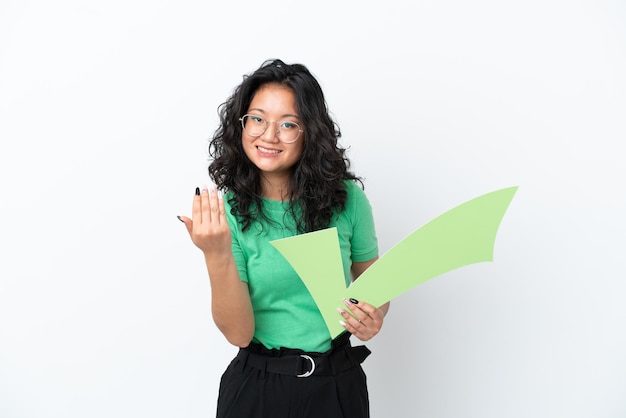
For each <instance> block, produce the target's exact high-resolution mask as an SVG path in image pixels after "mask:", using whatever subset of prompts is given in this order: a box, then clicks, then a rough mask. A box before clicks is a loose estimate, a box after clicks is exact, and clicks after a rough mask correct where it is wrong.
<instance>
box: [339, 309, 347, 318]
mask: <svg viewBox="0 0 626 418" xmlns="http://www.w3.org/2000/svg"><path fill="white" fill-rule="evenodd" d="M337 312H339V315H341V316H346V311H344V310H343V309H339V308H337Z"/></svg>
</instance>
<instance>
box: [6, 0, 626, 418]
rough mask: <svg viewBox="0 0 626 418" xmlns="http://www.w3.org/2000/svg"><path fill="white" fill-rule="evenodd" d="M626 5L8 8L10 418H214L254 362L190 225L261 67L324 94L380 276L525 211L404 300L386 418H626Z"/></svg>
mask: <svg viewBox="0 0 626 418" xmlns="http://www.w3.org/2000/svg"><path fill="white" fill-rule="evenodd" d="M625 24H626V5H625V4H624V3H623V2H621V1H617V0H616V1H598V0H581V1H565V0H563V1H557V0H541V1H539V0H531V1H524V2H502V1H486V0H478V1H471V2H466V1H450V0H444V1H416V2H409V1H407V2H400V1H397V0H390V1H382V2H378V1H377V2H368V1H361V2H356V1H343V2H342V1H334V2H327V1H316V2H310V3H308V4H301V3H298V2H286V1H285V2H278V1H274V0H270V1H262V2H261V1H259V2H250V1H246V2H243V3H240V2H221V3H216V2H209V1H204V2H201V1H195V2H193V1H164V0H151V1H148V0H143V1H142V0H124V1H108V2H85V1H80V0H75V1H70V0H61V1H55V2H47V1H43V0H33V1H23V0H20V1H18V0H8V1H7V0H1V1H0V138H1V139H0V182H1V185H0V186H1V187H0V196H1V200H0V211H1V216H0V245H1V248H0V257H1V258H0V417H2V418H32V417H37V418H39V417H42V418H43V417H45V418H56V417H64V418H74V417H76V418H78V417H80V418H83V417H90V418H99V417H116V418H119V417H133V418H134V417H151V418H160V417H189V418H192V417H207V416H213V415H214V412H215V405H216V395H217V388H218V384H219V378H220V375H221V373H222V371H223V370H224V368H225V367H226V365H227V363H228V362H229V361H230V359H231V357H232V356H233V355H234V354H235V352H236V349H235V348H233V347H232V346H229V344H228V343H227V342H226V341H225V339H224V338H223V337H222V336H221V334H220V333H219V332H218V331H217V329H216V327H215V326H214V324H213V322H212V320H211V316H210V304H209V301H210V287H209V283H208V279H207V277H206V273H205V267H204V264H203V260H202V257H201V254H200V252H199V251H198V250H197V249H196V248H195V247H194V246H193V245H192V244H191V242H190V240H189V237H188V235H187V232H186V231H185V229H184V226H183V225H182V224H181V223H180V222H179V221H178V220H177V219H176V215H183V214H184V215H189V214H190V206H191V199H192V194H193V191H194V189H195V187H196V186H197V185H201V184H202V183H204V182H207V181H208V176H207V174H206V167H207V152H206V150H207V143H208V142H207V141H208V138H209V137H210V136H211V134H212V133H213V131H214V129H215V128H216V126H217V113H216V109H217V106H218V105H219V104H220V103H222V102H223V101H224V100H225V99H226V98H227V96H228V95H229V94H230V93H231V92H232V89H233V88H234V87H235V86H236V85H237V84H238V83H239V82H240V81H241V78H242V76H243V75H244V74H245V73H248V72H250V71H252V70H254V69H256V68H257V67H258V66H259V65H260V64H261V63H262V61H263V60H265V59H266V58H274V57H277V58H282V59H283V60H285V61H287V62H301V63H303V64H305V65H307V66H308V67H309V68H310V69H311V71H312V72H313V73H314V74H315V75H316V76H317V77H318V79H319V81H320V83H321V84H322V86H323V88H324V89H325V92H326V95H327V101H328V104H329V107H330V109H331V111H332V112H333V114H334V115H335V116H336V118H337V120H338V122H339V124H340V127H341V128H342V131H343V134H344V136H343V138H342V143H343V145H344V146H346V147H350V151H349V156H350V158H351V159H352V161H353V166H352V168H353V169H354V170H355V171H356V172H357V174H359V175H361V176H363V177H364V178H365V180H366V193H367V194H368V196H369V198H370V200H371V202H372V205H373V207H374V212H375V218H376V222H377V228H378V235H379V240H380V247H381V254H384V253H385V252H386V251H387V250H389V249H390V248H391V247H392V246H393V245H395V244H396V243H397V242H399V241H400V240H401V239H403V238H404V237H405V236H406V235H408V234H409V233H410V232H412V231H414V230H415V229H417V228H418V227H420V226H421V225H423V224H425V223H426V222H428V221H429V220H431V219H432V218H434V217H435V216H437V215H439V214H441V213H443V212H444V211H446V210H448V209H450V208H452V207H454V206H456V205H457V204H460V203H462V202H464V201H466V200H469V199H471V198H474V197H477V196H479V195H481V194H483V193H487V192H490V191H493V190H496V189H499V188H503V187H509V186H519V190H518V192H517V194H516V196H515V197H514V199H513V201H512V203H511V206H510V207H509V210H508V211H507V213H506V215H505V217H504V219H503V221H502V224H501V227H500V230H499V232H498V237H497V240H496V248H495V259H494V262H493V263H481V264H476V265H473V266H467V267H464V268H462V269H459V270H456V271H454V272H451V273H448V274H445V275H443V276H440V277H438V278H435V279H433V280H431V281H429V282H427V283H425V284H423V285H420V286H418V287H416V288H414V289H412V290H411V291H410V292H408V293H405V294H403V295H402V296H400V297H398V298H397V299H396V300H395V301H394V302H393V304H392V308H391V311H390V313H389V315H388V317H387V320H386V324H385V327H384V328H383V330H382V332H381V333H380V334H379V336H378V337H377V338H376V339H375V340H373V341H371V342H369V343H368V346H369V347H370V348H371V349H372V351H373V352H374V353H373V354H372V356H370V358H369V359H368V360H367V361H366V363H365V364H364V367H365V369H366V372H367V374H368V379H369V385H370V396H371V407H372V416H373V417H374V418H388V417H426V418H440V417H441V418H448V417H449V418H459V417H464V418H465V417H480V418H502V417H506V418H516V417H524V418H526V417H533V418H538V417H541V418H543V417H546V418H547V417H568V418H579V417H580V418H582V417H593V418H609V417H610V418H618V417H624V416H626V396H625V395H626V304H625V303H624V299H625V296H626V284H625V283H624V282H625V280H626V267H625V262H624V252H625V250H626V245H625V241H624V236H625V235H626V221H625V220H624V215H625V213H626V169H625V168H624V162H623V161H622V160H623V155H624V152H623V151H622V146H623V143H624V142H625V139H626V117H625V116H626V76H625V75H626V30H625V27H626V25H625Z"/></svg>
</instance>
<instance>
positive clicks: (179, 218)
mask: <svg viewBox="0 0 626 418" xmlns="http://www.w3.org/2000/svg"><path fill="white" fill-rule="evenodd" d="M176 217H177V218H178V220H179V221H181V222H182V223H185V221H183V220H182V219H181V217H180V216H178V215H177V216H176Z"/></svg>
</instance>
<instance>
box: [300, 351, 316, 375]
mask: <svg viewBox="0 0 626 418" xmlns="http://www.w3.org/2000/svg"><path fill="white" fill-rule="evenodd" d="M300 357H302V358H303V359H305V360H309V361H310V362H311V370H309V371H307V372H304V373H302V374H298V375H296V376H297V377H309V376H311V375H312V374H313V372H314V371H315V360H313V359H312V358H311V356H307V355H306V354H300Z"/></svg>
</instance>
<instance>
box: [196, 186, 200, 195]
mask: <svg viewBox="0 0 626 418" xmlns="http://www.w3.org/2000/svg"><path fill="white" fill-rule="evenodd" d="M196 196H200V188H199V187H196Z"/></svg>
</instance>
